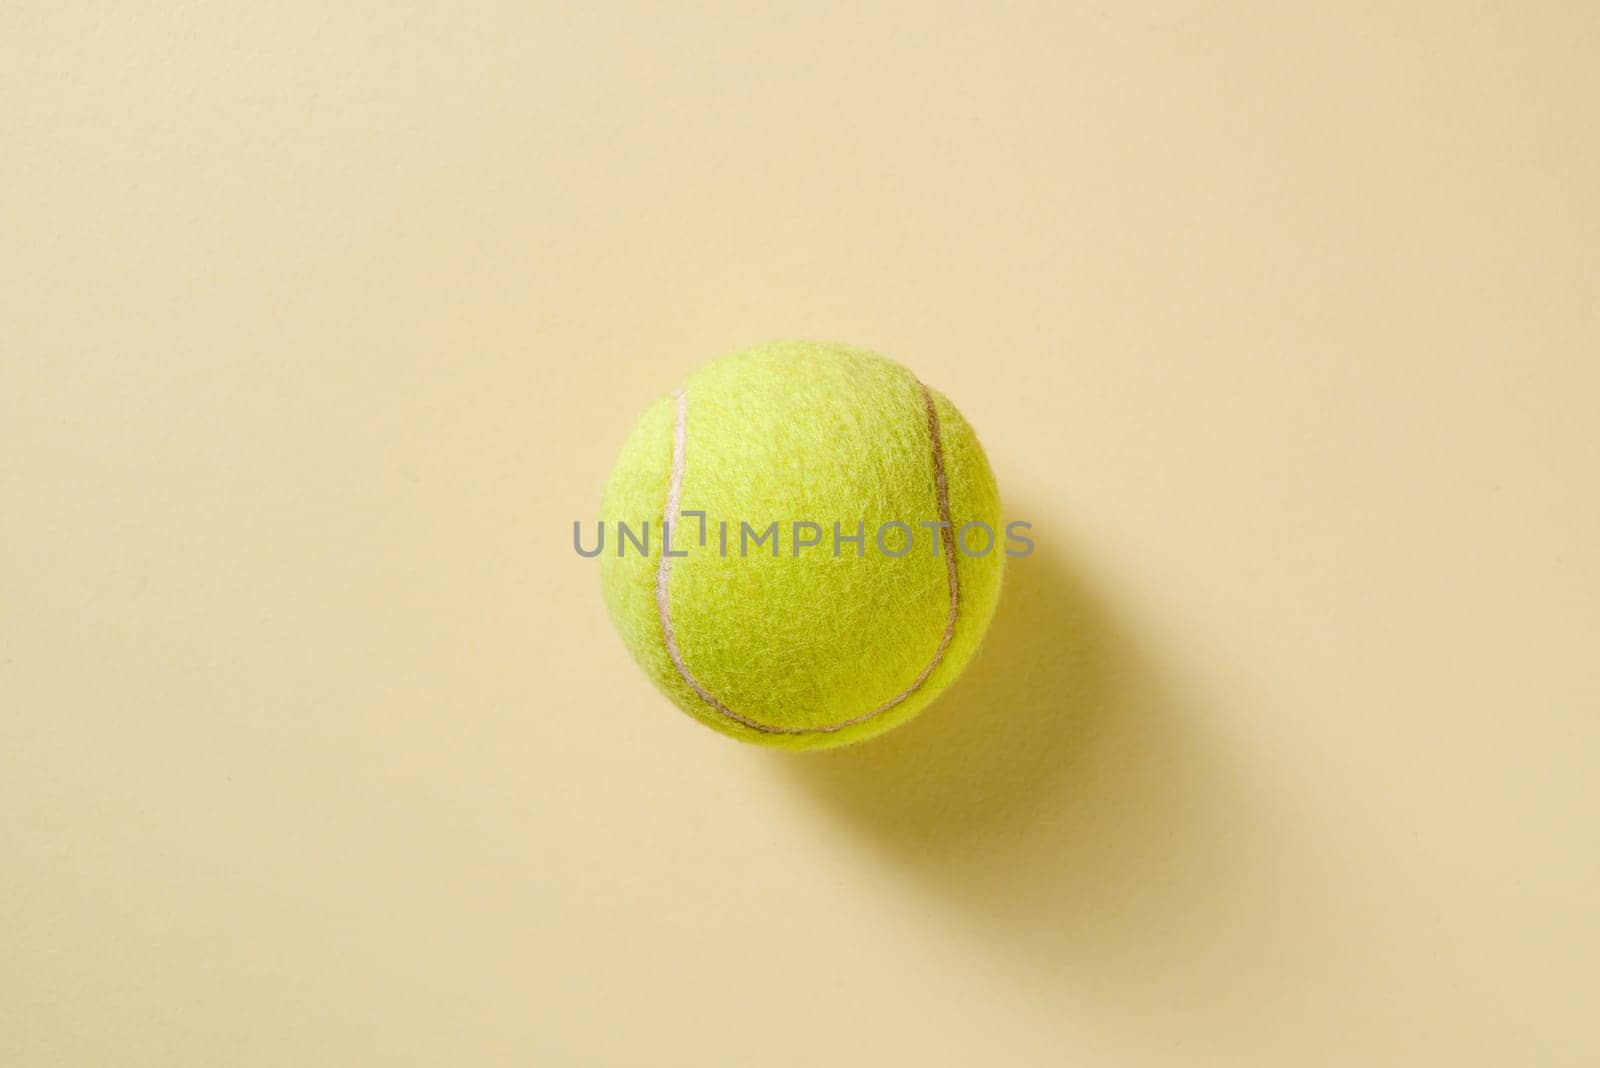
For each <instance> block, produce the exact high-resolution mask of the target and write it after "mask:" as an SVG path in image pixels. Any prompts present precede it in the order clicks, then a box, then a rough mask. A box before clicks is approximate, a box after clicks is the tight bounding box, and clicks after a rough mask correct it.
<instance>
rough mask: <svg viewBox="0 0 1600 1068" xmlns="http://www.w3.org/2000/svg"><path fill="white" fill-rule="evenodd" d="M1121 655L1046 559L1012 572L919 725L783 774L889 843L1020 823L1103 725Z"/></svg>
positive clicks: (819, 756) (785, 763)
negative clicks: (963, 666) (981, 633)
mask: <svg viewBox="0 0 1600 1068" xmlns="http://www.w3.org/2000/svg"><path fill="white" fill-rule="evenodd" d="M1121 657H1122V651H1121V650H1120V649H1119V647H1118V642H1117V640H1116V638H1115V636H1114V635H1113V633H1112V632H1111V629H1110V623H1109V622H1108V621H1107V620H1106V619H1105V618H1104V614H1103V613H1102V611H1101V609H1100V606H1099V605H1098V604H1097V602H1096V601H1095V599H1094V597H1093V596H1092V595H1091V594H1090V592H1089V591H1088V589H1087V588H1086V587H1085V586H1084V585H1083V584H1082V583H1081V582H1079V581H1077V580H1076V579H1075V578H1074V577H1073V576H1072V575H1071V574H1070V573H1069V571H1068V570H1067V568H1066V566H1065V565H1064V564H1063V562H1062V561H1061V560H1060V559H1059V558H1058V557H1056V556H1055V555H1053V554H1052V553H1050V552H1047V551H1043V550H1041V551H1038V552H1036V553H1035V554H1034V555H1032V556H1029V557H1024V558H1020V559H1016V560H1012V561H1009V568H1008V573H1007V575H1006V580H1005V589H1004V591H1003V593H1002V595H1001V600H1000V606H999V608H998V610H997V611H996V614H995V618H994V622H993V623H992V624H991V626H990V629H989V633H988V635H987V636H986V637H985V639H984V644H983V647H982V648H981V649H980V651H979V653H978V655H977V656H976V657H975V658H974V660H973V662H972V663H971V664H970V665H969V666H968V668H967V671H966V672H965V673H964V674H963V675H962V676H961V678H959V679H958V680H957V681H956V682H955V684H954V685H953V686H951V688H950V689H949V690H948V691H947V692H946V693H945V694H944V695H942V696H941V697H940V699H939V700H938V701H936V702H934V704H932V705H931V706H929V708H928V709H927V710H926V711H925V712H923V714H922V715H921V716H919V717H918V718H916V719H915V720H913V721H911V722H910V723H908V724H906V725H905V726H902V727H900V728H898V729H897V730H894V731H891V732H890V733H889V734H887V735H884V736H883V737H881V738H878V739H875V740H873V741H870V742H867V743H864V744H862V745H857V746H850V747H846V748H844V749H840V750H834V751H830V752H825V753H816V754H805V755H801V756H798V757H797V756H793V755H788V754H785V755H784V756H783V757H781V758H780V764H781V766H782V769H783V772H784V773H785V774H788V775H791V776H792V777H793V778H794V779H795V781H796V782H797V783H799V784H800V785H801V786H802V787H804V788H805V789H807V790H809V791H811V792H812V793H814V794H815V795H816V796H817V798H818V799H819V800H821V801H822V802H824V803H826V804H829V805H832V806H834V807H836V808H838V809H839V810H840V812H841V813H842V815H844V816H845V817H847V818H848V819H850V820H852V821H853V822H857V823H860V824H862V825H863V826H864V827H865V828H866V829H868V830H869V831H870V832H871V833H872V834H873V835H874V836H876V837H879V838H883V839H885V840H887V841H889V842H890V843H891V844H893V843H895V842H901V843H903V844H905V845H906V846H907V847H908V848H915V847H916V846H917V845H918V844H919V843H920V842H922V841H923V840H924V838H925V837H926V836H928V835H934V836H937V837H938V839H939V840H940V843H941V846H942V847H947V846H948V845H949V843H950V841H951V839H954V838H960V837H963V836H967V835H979V834H984V833H986V832H988V831H992V830H993V829H994V828H995V827H996V826H997V825H999V824H1002V823H1008V822H1014V821H1019V820H1024V821H1025V820H1027V819H1028V817H1029V810H1030V809H1031V808H1033V807H1034V806H1036V805H1037V804H1038V803H1039V801H1040V800H1041V798H1042V797H1043V796H1044V794H1045V793H1046V792H1047V791H1048V789H1049V787H1050V785H1051V784H1052V783H1053V782H1055V781H1056V780H1057V779H1059V777H1061V776H1063V775H1066V774H1067V773H1068V772H1069V770H1070V766H1071V764H1072V761H1073V756H1074V750H1075V743H1077V742H1078V741H1079V740H1080V739H1081V738H1082V736H1083V735H1085V734H1086V733H1087V732H1089V731H1092V730H1093V729H1094V728H1095V725H1096V721H1097V720H1098V719H1099V718H1100V717H1101V716H1102V715H1104V714H1106V711H1107V709H1106V705H1107V700H1106V698H1107V690H1108V686H1109V684H1110V680H1111V678H1112V677H1113V676H1114V675H1115V674H1117V673H1118V672H1119V671H1120V670H1122V665H1121V664H1120V663H1119V660H1120V659H1121Z"/></svg>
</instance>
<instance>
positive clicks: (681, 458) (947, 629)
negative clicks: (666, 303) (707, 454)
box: [656, 381, 961, 734]
mask: <svg viewBox="0 0 1600 1068" xmlns="http://www.w3.org/2000/svg"><path fill="white" fill-rule="evenodd" d="M917 388H918V389H920V390H921V391H922V402H923V407H924V409H925V410H926V412H927V416H928V442H929V449H930V451H931V453H932V456H933V487H934V497H935V500H936V503H937V505H938V509H939V524H940V525H939V540H940V544H941V547H942V549H943V551H944V559H945V577H946V583H947V585H948V588H949V591H950V611H949V613H948V615H947V616H946V617H945V625H944V633H943V634H942V635H940V638H939V647H938V648H937V649H935V650H934V653H933V658H932V659H931V660H929V661H928V663H927V665H926V666H925V667H924V668H923V669H922V671H921V672H920V673H919V674H918V675H917V677H916V678H915V679H913V680H911V684H910V685H909V686H907V687H906V688H905V689H904V690H901V691H900V692H899V693H897V694H895V695H894V696H893V697H891V698H889V700H887V701H885V702H884V703H883V704H881V705H879V706H878V707H876V708H874V709H871V710H870V711H867V712H863V713H861V714H860V715H856V716H852V717H850V718H849V719H844V720H840V721H839V722H838V723H830V724H827V725H825V726H821V727H783V726H776V725H774V724H771V723H762V722H760V721H759V720H754V719H751V718H749V717H748V716H744V715H741V714H740V713H738V712H735V711H734V710H733V709H731V708H729V707H728V706H727V705H725V704H723V703H722V702H721V701H719V700H718V699H717V698H716V696H715V695H714V694H712V693H711V691H710V690H708V689H706V688H705V686H704V685H703V684H702V683H701V682H700V680H699V679H697V678H695V676H694V673H693V672H691V671H690V670H689V666H688V665H687V664H686V663H684V660H683V653H682V652H681V651H680V650H679V648H678V635H677V631H676V630H675V629H674V628H673V625H672V611H671V600H670V598H669V596H668V593H667V590H668V584H669V581H670V579H671V577H672V561H673V559H674V557H671V556H668V555H667V554H666V552H664V551H663V552H662V554H661V558H660V560H659V561H658V562H657V564H656V614H657V615H658V616H659V617H660V619H661V637H662V641H663V643H664V644H665V645H666V650H667V656H668V658H669V659H671V661H672V666H673V667H674V668H676V669H677V672H678V675H679V677H681V678H682V679H683V681H684V683H685V684H686V685H688V687H689V689H691V690H693V691H694V692H695V694H696V695H697V696H698V697H699V698H700V699H701V700H702V701H704V702H705V703H706V704H707V705H708V706H709V707H710V708H711V709H712V710H713V711H714V712H716V713H717V714H718V715H721V716H723V717H725V718H727V719H731V720H733V721H734V722H735V723H739V724H742V725H744V726H746V727H748V728H750V729H751V730H754V731H759V732H761V733H763V734H833V733H835V732H837V731H842V730H844V729H845V728H846V727H853V726H855V725H856V724H858V723H865V722H867V721H868V720H870V719H874V718H876V717H878V716H881V715H883V714H884V713H885V712H888V711H889V710H890V709H892V708H894V707H896V706H897V705H899V704H901V703H903V702H904V701H905V700H906V699H907V698H909V697H910V696H911V695H912V694H914V693H916V692H917V690H918V689H920V688H921V687H922V684H923V683H925V682H927V681H928V677H929V676H930V675H932V674H933V672H934V670H935V669H936V668H937V667H938V666H939V664H940V663H941V662H942V661H943V660H944V655H945V651H946V650H948V649H949V648H950V642H951V641H952V640H953V639H954V638H955V633H956V619H957V617H958V616H959V614H960V610H961V582H960V578H959V577H958V575H957V572H956V551H955V550H956V546H955V527H954V525H953V524H952V523H951V521H950V486H949V481H948V479H947V478H946V476H945V464H944V440H943V436H942V434H941V433H940V427H939V409H938V406H937V404H936V403H935V402H934V399H933V392H932V391H931V390H929V389H928V387H927V386H926V385H924V384H923V383H922V382H920V381H918V382H917ZM673 401H674V403H675V407H676V415H675V417H674V420H673V428H672V471H671V476H670V478H669V480H668V484H667V503H666V507H665V509H664V510H663V512H662V529H663V532H665V529H666V526H667V524H670V523H672V521H673V517H674V516H676V515H677V514H678V511H679V508H680V507H681V505H682V502H683V478H684V473H685V471H686V470H687V467H688V456H687V453H688V447H687V446H688V436H689V435H688V416H689V395H688V391H687V390H682V389H680V390H678V391H677V392H676V393H675V394H673ZM664 548H665V545H663V549H664Z"/></svg>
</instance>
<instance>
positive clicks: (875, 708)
mask: <svg viewBox="0 0 1600 1068" xmlns="http://www.w3.org/2000/svg"><path fill="white" fill-rule="evenodd" d="M684 512H689V513H704V519H703V520H702V519H701V518H700V517H699V516H698V515H690V516H684V515H682V513H684ZM601 519H602V527H603V528H609V529H606V530H605V537H606V538H607V539H608V540H607V541H606V543H605V548H604V551H603V552H602V553H601V560H600V573H601V584H602V588H603V590H604V594H605V600H606V605H607V608H608V610H609V612H610V614H611V618H612V620H613V621H614V623H615V624H616V627H617V629H618V631H619V632H620V633H621V635H622V638H623V641H624V643H625V644H626V645H627V647H628V650H629V651H630V652H631V654H632V655H633V658H634V659H635V660H636V661H637V662H638V663H639V664H640V666H641V667H643V669H644V670H645V672H646V674H648V675H649V677H650V678H651V680H652V681H654V683H655V684H656V686H657V687H659V688H660V689H661V691H662V692H663V693H665V694H666V695H667V696H668V697H669V698H671V699H672V701H673V702H674V703H676V704H677V705H678V706H679V707H680V708H682V709H683V710H684V711H685V712H687V713H689V715H691V716H693V717H694V718H695V719H698V720H699V721H700V722H702V723H704V724H706V725H707V726H709V727H711V728H713V729H715V730H718V731H721V732H722V733H724V734H727V735H731V736H733V737H735V738H739V739H741V740H744V741H747V742H754V743H757V744H760V745H767V746H776V747H780V748H787V749H819V748H825V747H830V746H837V745H846V744H849V743H853V742H859V741H862V740H864V739H867V738H871V737H873V736H875V735H878V734H881V733H883V732H885V731H887V730H890V729H892V728H893V727H895V726H898V725H899V724H902V723H904V722H906V721H907V720H908V719H910V718H911V717H913V716H915V715H917V714H918V713H919V712H920V711H921V710H922V709H923V708H924V707H926V706H927V705H928V703H929V702H931V701H932V700H933V699H934V698H935V697H936V696H938V694H939V693H940V692H941V691H943V690H944V689H945V688H946V687H947V686H949V685H950V683H951V682H952V681H953V680H954V679H955V678H956V677H957V676H958V675H959V674H960V673H961V671H962V669H963V668H964V667H965V666H966V664H967V662H968V661H969V660H970V659H971V658H972V655H973V654H974V653H975V652H976V651H977V648H978V645H979V642H980V641H981V639H982V637H983V633H984V631H985V629H986V628H987V627H988V625H989V621H990V619H991V618H992V616H993V614H994V609H995V605H996V603H997V602H998V600H999V594H1000V585H1001V577H1002V571H1003V568H1004V561H1005V553H1004V552H1003V538H1004V529H1003V524H1002V520H1001V512H1000V498H999V493H998V491H997V489H996V486H995V480H994V474H993V472H992V471H991V470H990V468H989V462H988V459H987V458H986V457H985V456H984V453H983V449H982V448H981V447H980V445H979V444H978V439H977V436H976V435H975V434H974V433H973V430H972V428H971V427H970V426H969V425H968V424H967V422H966V420H965V419H963V418H962V417H961V413H960V412H958V411H957V410H956V408H955V406H954V405H952V404H951V403H950V402H949V401H948V400H947V399H945V398H944V397H943V396H942V395H940V394H939V393H938V392H936V391H934V390H932V389H930V388H929V387H927V386H925V385H923V384H922V383H921V382H920V381H918V379H917V378H916V377H915V376H914V375H913V374H912V373H911V372H910V371H908V370H907V369H906V368H904V367H902V366H900V365H899V364H897V363H894V362H893V361H891V360H888V359H886V358H884V357H882V356H878V355H875V354H873V353H870V352H867V351H864V350H862V349H856V348H851V347H848V346H843V345H836V344H821V343H813V342H788V343H781V344H772V345H764V346H761V347H758V348H754V349H749V350H747V351H744V352H740V353H736V354H734V355H732V356H726V357H723V358H722V359H719V360H716V361H713V362H712V363H709V364H707V365H705V366H704V367H702V368H700V369H699V370H698V371H696V372H695V373H693V374H692V375H691V376H690V377H689V378H688V379H687V380H686V381H685V383H684V384H683V387H682V389H680V390H679V391H677V392H676V393H674V394H673V395H671V396H668V397H664V398H662V399H660V400H659V401H657V402H656V403H655V404H654V405H653V406H652V407H650V408H649V409H648V410H647V411H646V412H645V413H644V415H643V416H642V417H641V418H640V420H639V422H638V424H637V425H636V426H635V427H634V429H633V432H632V434H631V435H630V436H629V437H628V439H627V442H626V443H625V445H624V446H623V449H622V453H621V455H620V457H619V458H618V460H617V463H616V466H615V468H614V469H613V471H612V473H611V478H610V480H609V482H608V484H607V486H606V491H605V497H604V502H603V504H602V508H601ZM663 520H666V521H669V522H671V523H672V524H673V526H672V531H671V550H672V552H671V555H669V556H664V555H663V548H664V546H663V538H662V536H661V535H662V523H663ZM646 523H648V527H649V530H648V549H647V551H640V549H639V546H638V544H637V541H638V539H637V538H635V539H633V540H629V539H626V538H624V537H621V536H619V535H621V530H620V529H619V527H618V524H622V525H625V526H627V527H628V528H630V529H631V530H632V531H634V532H636V533H637V532H639V531H641V530H643V529H644V527H645V524H646ZM773 523H776V524H777V529H776V535H775V537H771V536H769V537H766V538H764V539H763V540H761V541H756V540H755V539H756V538H757V537H758V536H761V535H770V534H771V533H772V531H771V524H773ZM940 523H943V524H945V525H943V526H938V525H936V524H940ZM796 524H802V525H803V526H802V527H801V528H800V532H799V533H798V534H797V533H796ZM810 524H814V525H815V528H816V529H815V530H813V529H812V527H811V526H810ZM886 524H888V525H887V526H886ZM893 524H903V527H901V526H895V525H893ZM925 524H935V525H925ZM970 524H983V525H984V526H985V527H987V528H988V530H989V531H992V532H993V533H992V535H991V537H992V539H993V540H992V542H991V543H989V548H988V551H986V552H983V551H981V550H982V549H983V547H984V545H985V542H986V535H985V533H984V531H983V530H982V529H979V528H977V527H970V528H969V529H967V531H966V534H967V537H966V541H965V544H966V545H968V546H969V547H970V550H971V554H969V553H968V552H964V551H962V550H961V549H959V548H958V547H957V538H958V537H960V535H961V532H962V530H963V528H968V527H969V525H970ZM747 528H748V529H747ZM858 534H860V535H861V536H862V540H861V542H860V543H857V542H856V541H854V540H851V539H854V538H855V537H856V536H857V535H858ZM908 535H909V539H908ZM818 536H820V540H819V541H818V543H817V544H814V545H813V544H797V542H809V541H810V539H811V538H813V537H818ZM908 544H909V548H907V546H908Z"/></svg>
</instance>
